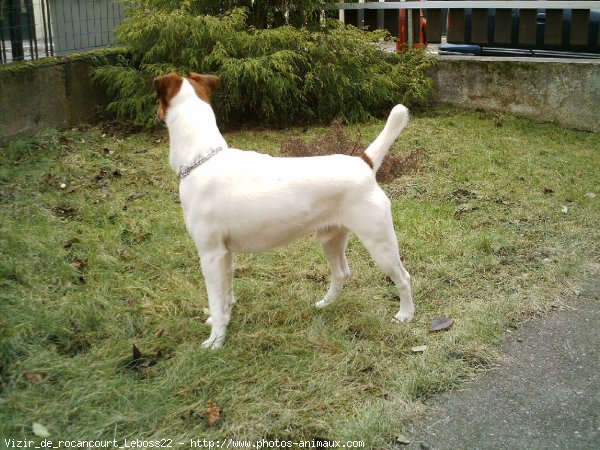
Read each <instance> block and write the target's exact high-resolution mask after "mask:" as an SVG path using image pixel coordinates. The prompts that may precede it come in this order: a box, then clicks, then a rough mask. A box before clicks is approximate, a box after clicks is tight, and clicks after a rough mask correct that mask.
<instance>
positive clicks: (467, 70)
mask: <svg viewBox="0 0 600 450" xmlns="http://www.w3.org/2000/svg"><path fill="white" fill-rule="evenodd" d="M431 75H432V77H433V79H434V81H435V85H436V88H437V96H436V99H435V100H436V101H439V102H444V103H452V104H455V105H458V106H462V107H467V108H473V109H481V110H484V111H489V112H502V113H507V114H513V115H517V116H523V117H529V118H531V119H534V120H539V121H543V122H555V123H558V124H560V125H563V126H565V127H568V128H577V129H582V130H589V131H600V60H576V59H573V60H566V59H541V58H491V57H470V56H442V57H440V58H439V64H438V65H437V67H436V68H435V69H434V70H433V71H432V73H431Z"/></svg>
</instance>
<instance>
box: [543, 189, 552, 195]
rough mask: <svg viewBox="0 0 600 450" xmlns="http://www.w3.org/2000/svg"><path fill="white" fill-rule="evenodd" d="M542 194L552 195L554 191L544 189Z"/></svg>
mask: <svg viewBox="0 0 600 450" xmlns="http://www.w3.org/2000/svg"><path fill="white" fill-rule="evenodd" d="M544 194H554V190H553V189H550V188H544Z"/></svg>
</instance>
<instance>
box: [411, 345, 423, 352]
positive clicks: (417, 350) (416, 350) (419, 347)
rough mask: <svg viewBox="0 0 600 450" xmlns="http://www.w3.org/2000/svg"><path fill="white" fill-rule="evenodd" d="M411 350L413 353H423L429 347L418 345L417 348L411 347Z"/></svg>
mask: <svg viewBox="0 0 600 450" xmlns="http://www.w3.org/2000/svg"><path fill="white" fill-rule="evenodd" d="M410 349H411V350H412V351H413V353H423V352H424V351H425V350H427V346H426V345H417V346H416V347H411V348H410Z"/></svg>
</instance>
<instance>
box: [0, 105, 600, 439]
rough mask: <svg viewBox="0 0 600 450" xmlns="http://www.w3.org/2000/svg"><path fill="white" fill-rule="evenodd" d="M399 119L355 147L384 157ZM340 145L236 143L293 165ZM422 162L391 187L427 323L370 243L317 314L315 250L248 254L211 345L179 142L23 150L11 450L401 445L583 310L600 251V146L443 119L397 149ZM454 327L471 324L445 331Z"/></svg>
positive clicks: (8, 265) (14, 221) (10, 179)
mask: <svg viewBox="0 0 600 450" xmlns="http://www.w3.org/2000/svg"><path fill="white" fill-rule="evenodd" d="M382 125H383V123H382V122H373V123H370V124H366V125H362V126H354V127H350V128H349V129H348V130H347V132H348V133H349V134H350V135H351V136H355V135H357V133H358V132H360V138H361V139H362V141H363V143H365V144H366V143H368V142H369V141H370V140H371V139H373V138H374V137H375V136H376V135H377V133H378V132H379V131H380V129H381V128H382ZM328 133H330V131H329V130H328V129H326V128H310V129H293V130H285V131H273V130H244V131H235V132H230V133H227V134H226V139H227V141H228V142H229V143H230V145H231V146H236V147H239V148H244V149H260V150H263V151H266V152H269V153H272V154H278V153H279V152H280V151H281V150H280V149H281V148H282V146H284V144H285V143H286V142H288V141H289V140H290V139H292V138H297V137H300V138H303V139H305V140H307V141H308V142H312V141H313V140H318V139H321V138H322V137H323V136H327V135H328ZM416 150H418V151H419V154H420V155H421V157H420V158H419V161H418V164H415V165H414V167H412V169H414V170H412V171H409V173H407V174H405V175H402V176H401V177H399V178H397V179H395V180H394V181H391V182H389V183H386V184H384V185H383V187H384V189H385V190H386V192H387V193H388V194H389V196H390V198H391V199H392V204H393V214H394V219H395V227H396V232H397V235H398V240H399V243H400V251H401V255H402V257H403V260H404V263H405V266H406V267H407V269H408V270H409V271H410V272H411V275H412V279H413V293H414V299H415V306H416V317H415V320H414V321H413V322H411V323H410V324H403V325H400V324H395V323H392V322H391V318H392V317H393V315H394V314H395V313H396V312H397V309H398V298H397V297H396V293H395V292H396V291H395V289H394V287H393V286H392V285H391V284H390V282H389V280H387V279H386V277H385V276H383V274H382V273H381V272H380V271H379V269H378V268H377V267H376V266H375V265H374V264H373V263H372V261H371V260H370V258H369V256H368V254H367V253H366V251H365V250H364V248H363V247H362V245H361V244H360V242H359V241H357V240H356V239H354V238H353V239H352V240H351V241H350V244H349V248H348V261H349V264H350V268H351V270H352V271H353V275H352V276H351V278H350V279H349V281H348V283H347V285H346V288H345V290H344V291H343V292H342V294H341V295H340V298H339V300H338V301H337V303H335V304H333V305H331V306H330V307H328V308H326V309H324V310H317V309H315V308H314V307H313V303H314V302H315V301H316V300H319V299H320V298H321V297H322V295H323V294H324V292H325V291H326V290H327V287H328V281H329V273H328V267H327V263H326V261H325V258H324V256H323V255H322V253H321V251H320V248H319V246H318V244H316V243H315V242H314V241H313V239H312V238H311V237H307V238H305V239H302V240H300V241H298V242H295V243H293V244H292V245H290V246H288V247H285V248H280V249H275V250H273V251H271V252H268V253H264V254H260V255H237V256H236V272H235V292H236V295H237V298H238V303H237V304H236V306H235V308H234V314H233V319H232V324H231V326H230V328H229V333H228V340H227V342H226V345H225V347H224V349H222V350H219V351H206V350H203V349H202V348H200V345H199V344H200V343H201V342H202V341H204V340H205V339H206V338H207V336H208V334H209V327H208V326H207V325H205V324H204V321H205V319H206V317H207V316H206V312H205V308H206V307H207V299H206V292H205V289H204V285H203V279H202V274H201V273H200V270H199V263H198V258H197V255H196V253H195V249H194V245H193V243H192V241H191V239H190V238H189V237H188V236H187V233H186V230H185V227H184V224H183V219H182V214H181V210H180V205H179V204H178V198H177V181H176V179H175V176H174V175H173V174H172V173H171V172H170V170H169V169H168V165H167V153H168V142H167V138H166V134H165V133H164V132H157V133H155V134H142V133H128V132H126V131H124V130H119V129H115V128H113V127H110V126H108V125H106V126H102V127H90V128H81V129H73V130H69V131H65V132H57V131H48V132H46V133H45V134H42V135H38V136H36V137H34V138H30V139H23V140H18V141H14V142H12V143H10V144H9V145H6V146H4V147H2V148H1V150H0V151H1V159H0V185H1V186H2V189H1V192H0V203H1V205H2V207H1V209H0V227H1V228H0V230H1V232H0V242H1V244H0V252H1V255H0V338H1V341H0V383H1V384H0V436H2V438H3V439H4V438H5V437H7V438H14V439H23V438H31V439H33V440H34V441H36V442H38V441H39V440H41V439H42V438H41V437H40V436H35V435H34V432H33V428H32V427H33V424H34V423H36V424H41V425H42V426H43V427H44V428H45V429H42V432H41V433H40V431H39V428H38V427H37V425H36V431H37V432H38V435H39V434H43V431H45V430H47V431H48V433H49V435H50V436H49V437H48V439H52V440H55V441H58V440H59V439H71V440H74V439H79V440H85V439H87V440H90V439H106V440H112V439H117V441H120V442H122V441H123V440H124V439H128V440H130V439H136V438H137V439H144V440H148V439H153V440H156V439H172V440H173V441H172V442H173V445H174V447H179V445H178V443H179V442H185V443H186V446H185V448H187V446H188V444H189V440H190V439H209V440H222V439H244V440H258V439H261V438H266V439H273V440H274V439H289V440H294V441H298V440H315V442H316V441H320V442H321V443H327V442H329V441H332V440H339V441H342V442H345V441H363V442H364V443H365V446H366V448H377V449H378V448H390V447H391V446H392V442H393V441H394V438H395V437H396V436H397V435H399V434H401V433H402V430H403V429H404V427H406V425H407V424H408V423H409V422H410V421H411V420H415V418H417V417H418V414H419V413H421V412H422V411H423V410H424V406H423V403H424V401H425V400H426V399H427V398H428V397H430V396H431V395H432V394H434V393H435V392H438V391H441V390H445V389H448V388H449V387H451V386H453V385H454V384H456V383H457V382H460V380H462V379H465V378H468V377H471V376H473V375H475V374H477V373H478V372H480V371H481V370H482V369H485V368H486V367H489V365H490V364H493V363H494V361H495V358H496V357H497V356H498V342H499V339H500V338H501V337H502V335H503V334H505V333H506V332H509V331H510V330H512V329H514V328H515V327H517V326H518V324H519V322H521V321H522V320H525V319H527V318H530V317H533V316H535V315H536V314H538V313H540V312H543V311H546V310H548V309H550V308H563V307H569V304H568V303H569V298H571V297H572V296H573V295H576V292H577V290H578V288H579V286H580V283H581V282H582V281H583V280H585V277H586V273H587V272H588V271H589V270H591V269H592V267H593V266H594V265H598V262H599V255H600V228H599V227H598V223H600V207H599V204H598V202H599V201H600V178H599V174H600V134H593V133H587V132H582V131H575V130H567V129H563V128H560V127H558V126H555V125H551V124H538V123H535V122H531V121H528V120H524V119H516V118H513V117H509V116H494V115H486V114H483V113H478V112H464V111H460V110H457V109H452V108H446V107H441V108H437V109H428V110H423V111H420V112H416V113H414V115H413V118H412V121H411V123H410V125H409V126H408V128H407V129H406V130H405V132H404V133H403V134H402V135H401V136H400V138H399V139H398V141H397V143H396V144H395V145H394V147H393V149H392V152H393V153H394V154H396V155H400V156H402V155H406V154H409V153H411V152H414V151H416ZM439 316H446V317H449V318H451V319H453V320H454V325H453V327H452V328H450V329H449V330H447V331H443V332H439V333H429V332H428V331H429V328H430V325H431V322H432V321H433V320H434V319H436V318H437V317H439ZM424 345H425V346H427V349H426V350H425V351H424V352H413V351H412V350H411V348H412V347H415V346H424ZM134 346H135V347H136V349H137V351H138V352H139V353H136V354H135V358H136V359H134V351H133V347H134ZM140 353H141V355H140ZM3 445H4V442H3Z"/></svg>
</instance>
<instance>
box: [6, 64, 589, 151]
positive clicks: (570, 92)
mask: <svg viewBox="0 0 600 450" xmlns="http://www.w3.org/2000/svg"><path fill="white" fill-rule="evenodd" d="M93 61H94V60H93V59H92V58H81V59H76V60H69V61H61V62H59V63H53V64H47V65H46V64H35V65H33V66H31V67H26V68H24V69H21V70H5V68H0V142H6V141H8V140H10V139H12V138H15V137H17V136H24V135H31V134H33V133H36V132H38V131H41V130H44V129H45V128H68V127H71V126H74V125H76V124H78V123H86V122H87V123H90V122H94V121H97V120H98V118H99V117H100V115H101V114H102V113H103V112H104V107H105V106H106V104H107V103H108V100H107V96H106V93H105V92H104V90H103V89H102V88H100V87H98V86H94V85H92V83H91V81H90V71H91V69H92V67H93ZM1 69H4V70H1ZM431 75H432V77H433V79H434V81H435V84H436V87H437V90H438V93H437V96H436V99H435V100H436V101H438V102H447V103H453V104H455V105H459V106H462V107H466V108H474V109H482V110H485V111H492V112H495V111H498V112H502V113H508V114H514V115H519V116H525V117H530V118H532V119H535V120H540V121H550V122H556V123H558V124H561V125H563V126H565V127H570V128H579V129H583V130H590V131H600V60H585V61H582V60H571V61H565V60H552V59H548V60H546V59H544V60H542V59H537V58H536V59H529V58H510V59H509V58H503V59H502V60H498V59H494V58H476V57H449V56H444V57H440V58H439V64H438V65H437V67H436V68H435V69H434V70H433V71H432V73H431Z"/></svg>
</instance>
